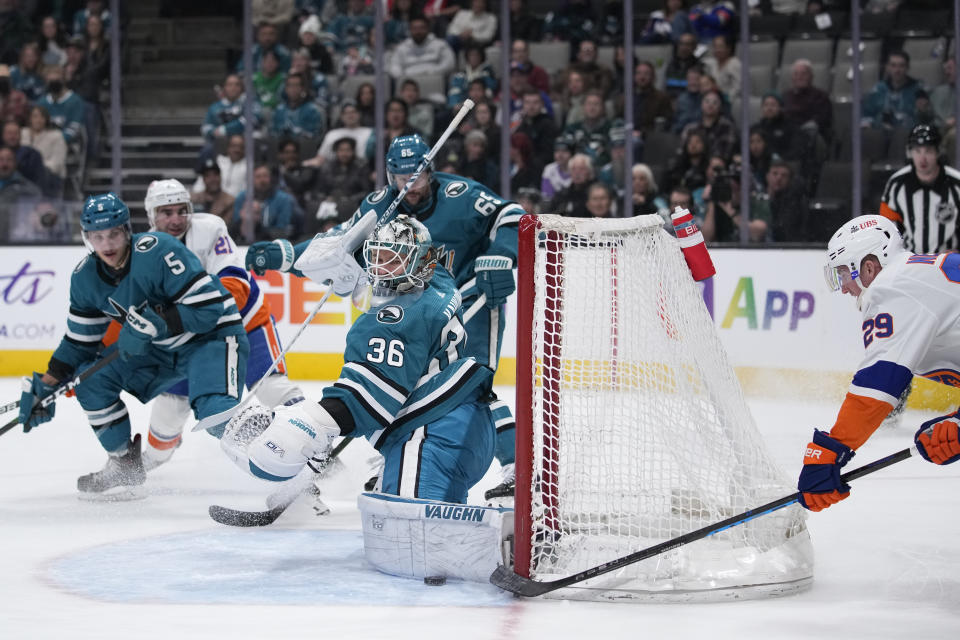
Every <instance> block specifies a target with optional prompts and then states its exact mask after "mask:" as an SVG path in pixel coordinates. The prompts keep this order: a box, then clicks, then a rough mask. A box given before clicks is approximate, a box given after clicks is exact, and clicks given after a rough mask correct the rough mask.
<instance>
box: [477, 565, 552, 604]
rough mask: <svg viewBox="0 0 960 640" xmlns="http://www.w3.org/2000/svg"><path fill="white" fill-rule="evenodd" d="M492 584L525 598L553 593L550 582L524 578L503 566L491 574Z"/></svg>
mask: <svg viewBox="0 0 960 640" xmlns="http://www.w3.org/2000/svg"><path fill="white" fill-rule="evenodd" d="M490 584H493V585H495V586H498V587H500V588H501V589H503V590H504V591H509V592H510V593H513V594H516V595H518V596H523V597H525V598H533V597H535V596H539V595H543V594H544V593H547V592H548V591H553V588H552V587H551V585H550V583H549V582H537V581H536V580H531V579H530V578H524V577H523V576H519V575H517V574H516V573H514V572H513V571H512V570H511V569H508V568H507V567H505V566H504V565H502V564H501V565H500V566H498V567H497V568H496V569H494V570H493V573H491V574H490Z"/></svg>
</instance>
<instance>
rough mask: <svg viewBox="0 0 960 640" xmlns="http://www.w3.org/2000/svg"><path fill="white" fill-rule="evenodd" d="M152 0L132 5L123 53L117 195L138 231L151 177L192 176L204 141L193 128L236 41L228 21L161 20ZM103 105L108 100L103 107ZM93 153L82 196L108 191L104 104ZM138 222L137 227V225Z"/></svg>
mask: <svg viewBox="0 0 960 640" xmlns="http://www.w3.org/2000/svg"><path fill="white" fill-rule="evenodd" d="M159 5H160V2H159V1H158V0H145V1H142V2H137V3H134V4H133V8H132V15H131V19H130V23H129V27H128V30H127V38H126V43H125V51H124V71H123V83H122V103H123V122H122V125H121V136H122V138H121V146H122V154H123V156H122V157H123V169H122V175H123V181H122V189H121V191H122V193H121V194H120V195H121V197H122V198H123V199H124V201H126V202H127V203H128V204H129V205H130V209H131V212H133V213H134V223H135V224H136V225H137V226H140V225H143V224H145V223H146V215H145V213H144V211H143V196H144V194H145V193H146V190H147V186H148V185H149V184H150V182H151V181H152V180H156V179H159V178H176V179H178V180H180V181H181V182H183V183H184V184H185V185H186V186H187V187H188V188H189V187H190V184H191V183H192V182H193V181H194V180H195V178H196V172H195V169H196V165H197V155H198V153H199V152H200V148H201V146H202V144H203V138H202V137H201V136H200V125H201V124H202V122H203V118H204V115H205V113H206V110H207V107H208V106H209V105H210V103H212V102H213V101H214V100H215V99H216V96H215V94H214V86H215V85H218V84H222V83H223V79H224V77H225V76H226V52H227V50H228V48H230V47H236V43H237V42H239V41H240V37H241V36H240V28H239V25H238V23H237V22H236V21H235V20H234V19H233V18H230V17H178V18H176V19H170V18H160V17H157V16H158V15H159ZM103 104H105V105H109V98H107V100H105V101H104V102H103ZM104 111H105V118H106V122H107V128H106V131H105V132H104V134H103V138H102V144H101V146H100V149H101V150H100V154H99V157H98V158H97V159H96V161H95V162H93V163H92V165H91V167H90V168H89V169H88V171H87V175H86V180H85V183H84V191H85V192H86V193H87V194H90V193H102V192H104V191H107V190H109V189H110V186H111V176H112V174H111V168H110V167H111V156H112V151H113V149H112V147H111V144H110V135H109V131H110V129H109V122H110V113H109V107H105V109H104ZM138 223H139V224H138Z"/></svg>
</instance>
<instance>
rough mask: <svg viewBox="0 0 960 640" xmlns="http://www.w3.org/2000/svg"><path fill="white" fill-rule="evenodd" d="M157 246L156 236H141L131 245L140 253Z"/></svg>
mask: <svg viewBox="0 0 960 640" xmlns="http://www.w3.org/2000/svg"><path fill="white" fill-rule="evenodd" d="M155 246H157V237H156V236H143V237H142V238H140V239H139V240H137V242H136V244H134V245H133V248H134V249H135V250H137V251H139V252H140V253H146V252H147V251H150V249H153V248H154V247H155Z"/></svg>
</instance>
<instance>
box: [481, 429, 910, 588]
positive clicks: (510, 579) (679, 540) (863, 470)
mask: <svg viewBox="0 0 960 640" xmlns="http://www.w3.org/2000/svg"><path fill="white" fill-rule="evenodd" d="M914 451H916V449H915V448H914V447H910V448H908V449H904V450H903V451H898V452H896V453H893V454H890V455H889V456H887V457H885V458H880V459H879V460H874V461H873V462H870V463H867V464H865V465H863V466H862V467H860V468H858V469H854V470H853V471H848V472H847V473H844V474H843V475H841V476H840V479H841V480H843V481H844V482H849V481H851V480H856V479H857V478H860V477H863V476H865V475H867V474H870V473H873V472H874V471H879V470H880V469H883V468H885V467H889V466H890V465H892V464H896V463H897V462H900V461H901V460H906V459H907V458H909V457H910V456H911V455H913V452H914ZM799 499H800V493H799V492H798V493H792V494H790V495H788V496H784V497H782V498H779V499H778V500H774V501H773V502H768V503H767V504H765V505H763V506H760V507H756V508H755V509H750V510H748V511H744V512H743V513H741V514H739V515H736V516H732V517H730V518H727V519H726V520H721V521H720V522H716V523H714V524H710V525H707V526H705V527H703V528H701V529H697V530H696V531H691V532H690V533H686V534H684V535H682V536H678V537H676V538H673V539H671V540H667V541H666V542H661V543H660V544H657V545H654V546H652V547H647V548H646V549H642V550H640V551H635V552H634V553H631V554H629V555H626V556H623V557H622V558H617V559H616V560H611V561H609V562H604V563H603V564H601V565H597V566H596V567H592V568H590V569H585V570H584V571H580V572H578V573H575V574H573V575H572V576H567V577H566V578H560V579H558V580H549V581H545V582H538V581H537V580H531V579H530V578H525V577H523V576H520V575H517V574H516V573H514V572H513V570H512V569H508V568H507V567H506V566H504V565H500V566H498V567H497V568H496V569H495V570H494V572H493V573H492V574H490V582H491V583H492V584H494V585H496V586H498V587H500V588H501V589H503V590H505V591H510V592H511V593H514V594H516V595H518V596H524V597H526V598H532V597H535V596H540V595H543V594H545V593H549V592H551V591H556V590H557V589H562V588H564V587H569V586H570V585H572V584H576V583H578V582H583V581H584V580H589V579H590V578H596V577H597V576H599V575H603V574H605V573H610V572H611V571H616V570H617V569H621V568H623V567H626V566H627V565H631V564H633V563H635V562H640V561H641V560H646V559H647V558H652V557H653V556H657V555H660V554H661V553H665V552H667V551H671V550H673V549H676V548H677V547H681V546H683V545H685V544H689V543H691V542H695V541H697V540H700V539H702V538H706V537H709V536H712V535H714V534H716V533H720V532H721V531H724V530H726V529H729V528H730V527H735V526H737V525H738V524H743V523H744V522H747V521H748V520H753V519H754V518H759V517H760V516H763V515H766V514H768V513H771V512H773V511H776V510H778V509H782V508H783V507H786V506H789V505H791V504H793V503H794V502H797V501H798V500H799Z"/></svg>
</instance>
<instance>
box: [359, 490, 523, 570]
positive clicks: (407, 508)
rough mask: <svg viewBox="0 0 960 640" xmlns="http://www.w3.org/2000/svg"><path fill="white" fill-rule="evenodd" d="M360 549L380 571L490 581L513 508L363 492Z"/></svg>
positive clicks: (504, 553) (505, 546) (504, 547)
mask: <svg viewBox="0 0 960 640" xmlns="http://www.w3.org/2000/svg"><path fill="white" fill-rule="evenodd" d="M357 506H358V507H359V509H360V516H361V519H362V522H363V553H364V556H365V557H366V559H367V562H369V563H370V564H372V565H373V566H374V567H375V568H376V569H377V570H378V571H382V572H384V573H388V574H390V575H394V576H400V577H404V578H427V577H431V578H433V577H439V576H443V577H446V578H459V579H461V580H470V581H473V582H488V581H489V578H490V574H491V573H492V572H493V571H494V570H495V569H496V568H497V567H498V566H499V565H501V564H504V563H505V558H506V559H507V560H509V557H510V555H512V553H511V548H510V546H509V545H510V542H511V541H512V535H510V534H512V532H513V510H512V509H502V508H499V507H481V506H476V505H468V504H457V503H453V502H439V501H436V500H418V499H415V498H401V497H399V496H392V495H386V494H381V493H362V494H360V497H359V498H357Z"/></svg>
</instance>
